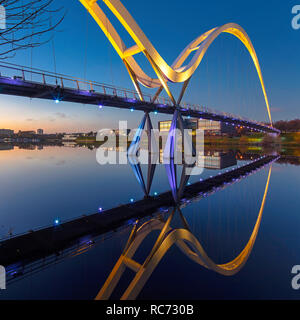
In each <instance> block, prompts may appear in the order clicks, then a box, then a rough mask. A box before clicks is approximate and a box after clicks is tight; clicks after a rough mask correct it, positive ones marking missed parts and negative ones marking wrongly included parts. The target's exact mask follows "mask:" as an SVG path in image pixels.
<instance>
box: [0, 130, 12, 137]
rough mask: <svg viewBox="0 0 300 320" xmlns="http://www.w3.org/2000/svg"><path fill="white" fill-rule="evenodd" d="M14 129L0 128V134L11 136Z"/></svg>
mask: <svg viewBox="0 0 300 320" xmlns="http://www.w3.org/2000/svg"><path fill="white" fill-rule="evenodd" d="M14 133H15V132H14V130H10V129H0V136H9V137H11V136H13V135H14Z"/></svg>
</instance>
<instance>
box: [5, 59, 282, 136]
mask: <svg viewBox="0 0 300 320" xmlns="http://www.w3.org/2000/svg"><path fill="white" fill-rule="evenodd" d="M6 69H8V70H9V71H10V72H9V74H11V73H12V74H14V76H3V72H2V70H6ZM0 70H1V75H0V94H7V95H14V96H22V97H28V98H39V99H48V100H53V101H55V100H57V101H68V102H74V103H81V104H89V105H95V106H99V105H101V106H107V107H116V108H123V109H132V108H133V109H134V110H139V111H148V112H155V111H157V112H159V113H164V114H173V113H174V106H173V105H172V104H171V103H170V101H169V99H167V98H163V97H159V98H158V100H156V103H154V102H152V101H153V97H152V96H150V95H145V96H144V98H145V99H144V100H145V101H141V100H140V99H139V98H138V96H137V94H136V92H134V91H131V90H127V89H121V88H118V87H113V86H109V85H105V84H100V83H97V82H90V81H89V82H87V81H82V80H78V79H76V78H71V77H68V78H67V77H66V76H62V75H55V74H49V73H41V72H37V71H32V70H29V71H28V70H25V71H24V70H23V69H18V68H15V67H12V66H7V65H0ZM26 72H27V73H28V74H27V73H26ZM16 73H17V74H20V75H21V76H15V74H16ZM25 74H26V76H27V78H26V79H25ZM28 78H30V80H28ZM83 88H84V89H83ZM181 112H182V115H183V116H190V117H193V118H198V119H199V118H201V119H208V120H215V121H221V122H225V123H227V124H228V125H234V126H243V127H245V128H249V129H253V130H256V131H261V132H268V133H279V132H280V131H279V130H277V129H275V128H272V127H270V126H268V125H266V124H264V123H260V122H257V121H254V120H250V119H247V118H243V117H240V116H236V115H232V114H229V113H225V112H219V111H214V110H211V109H209V108H206V107H202V106H196V105H190V104H183V106H182V107H181Z"/></svg>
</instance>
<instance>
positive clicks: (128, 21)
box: [79, 0, 272, 125]
mask: <svg viewBox="0 0 300 320" xmlns="http://www.w3.org/2000/svg"><path fill="white" fill-rule="evenodd" d="M79 1H80V2H81V3H82V4H83V5H84V7H85V8H86V9H87V10H88V12H89V13H90V14H91V16H92V17H93V18H94V20H95V21H96V22H97V24H98V25H99V27H100V28H101V29H102V30H103V32H104V34H105V35H106V36H107V38H108V39H109V41H110V42H111V44H112V45H113V47H114V48H115V50H116V51H117V53H118V54H119V56H120V57H121V59H122V60H123V62H124V64H125V66H126V68H127V70H128V72H129V74H130V77H131V79H132V81H133V83H134V86H135V88H136V90H137V92H138V94H139V96H140V99H141V100H143V95H142V92H141V89H140V87H139V84H138V83H141V84H142V85H144V86H146V87H148V88H158V91H157V93H156V95H155V97H154V100H155V99H156V98H157V97H158V96H159V94H160V93H161V91H162V89H165V90H166V92H167V94H168V96H169V97H170V99H171V100H172V102H173V104H174V105H179V104H180V102H181V100H182V98H183V95H184V92H185V90H186V88H187V85H188V82H189V80H190V79H191V77H192V75H193V74H194V72H195V71H196V69H197V68H198V66H199V65H200V63H201V61H202V59H203V57H204V55H205V53H206V51H207V50H208V48H209V47H210V45H211V44H212V43H213V42H214V40H215V39H216V38H217V37H218V36H219V35H220V34H222V33H229V34H232V35H233V36H235V37H237V38H238V39H239V40H240V41H241V42H242V43H243V44H244V46H245V47H246V48H247V50H248V51H249V53H250V55H251V58H252V60H253V63H254V65H255V68H256V71H257V74H258V76H259V80H260V84H261V87H262V91H263V95H264V99H265V103H266V107H267V111H268V117H269V120H270V123H271V125H272V117H271V112H270V106H269V101H268V97H267V93H266V89H265V84H264V80H263V75H262V72H261V68H260V64H259V61H258V58H257V55H256V52H255V49H254V47H253V45H252V42H251V40H250V38H249V36H248V35H247V33H246V31H245V30H244V29H243V28H242V27H241V26H239V25H237V24H235V23H228V24H225V25H223V26H221V27H217V28H214V29H211V30H209V31H207V32H206V33H204V34H202V35H201V36H200V37H198V38H197V39H195V40H194V41H192V42H191V43H190V44H189V45H188V46H187V47H186V48H185V49H184V50H183V51H182V52H181V54H180V55H179V56H178V58H177V59H176V60H175V61H174V63H173V64H172V66H169V65H168V64H167V63H166V61H165V60H164V59H163V58H162V57H161V55H160V54H159V53H158V52H157V51H156V49H155V48H154V46H153V45H152V44H151V42H150V41H149V39H148V38H147V37H146V35H145V34H144V32H143V31H142V30H141V28H140V27H139V26H138V24H137V23H136V22H135V20H134V19H133V17H132V16H131V15H130V13H129V12H128V11H127V9H126V8H125V7H124V6H123V4H122V3H121V2H120V1H119V0H103V2H104V3H105V4H106V5H107V7H108V8H109V9H110V10H111V11H112V13H113V14H114V15H115V16H116V17H117V19H118V20H119V21H120V23H121V24H122V25H123V26H124V28H125V29H126V30H127V32H128V33H129V34H130V36H131V37H132V39H133V40H134V41H135V43H136V44H135V45H134V46H132V47H130V48H127V47H126V45H125V44H124V42H123V40H122V39H121V37H120V36H119V34H118V32H117V31H116V29H115V28H114V27H113V25H112V24H111V23H110V21H109V20H108V18H107V16H106V15H105V14H104V12H103V11H102V10H101V9H100V7H99V5H98V4H97V0H79ZM141 52H142V53H144V55H145V56H146V58H147V59H148V60H149V62H150V64H151V65H152V67H153V69H154V71H155V73H156V75H157V78H156V79H153V78H151V77H150V76H148V75H147V74H146V73H145V72H144V71H143V70H142V69H141V67H140V66H139V64H138V63H137V62H136V60H135V59H134V57H133V56H134V55H135V54H138V53H141ZM192 52H194V56H193V58H192V59H191V61H190V62H189V63H188V64H187V65H184V62H185V61H186V59H187V58H188V57H189V55H190V54H191V53H192ZM168 81H171V82H173V83H183V88H182V91H181V94H180V96H179V98H178V100H177V101H175V99H174V96H173V95H172V93H171V91H170V89H169V86H168Z"/></svg>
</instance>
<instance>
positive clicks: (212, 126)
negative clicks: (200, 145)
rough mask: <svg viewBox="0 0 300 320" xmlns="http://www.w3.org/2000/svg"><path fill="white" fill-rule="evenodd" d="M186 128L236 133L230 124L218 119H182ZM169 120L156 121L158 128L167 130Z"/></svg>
mask: <svg viewBox="0 0 300 320" xmlns="http://www.w3.org/2000/svg"><path fill="white" fill-rule="evenodd" d="M183 122H184V126H185V128H186V129H199V130H204V132H205V133H206V134H214V135H219V134H236V133H237V132H236V129H235V127H234V126H232V125H230V124H226V123H224V122H220V121H213V120H205V119H184V120H183ZM171 123H172V121H171V120H168V121H160V122H158V129H159V131H161V132H168V131H169V130H170V128H171Z"/></svg>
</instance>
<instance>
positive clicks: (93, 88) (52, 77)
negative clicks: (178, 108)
mask: <svg viewBox="0 0 300 320" xmlns="http://www.w3.org/2000/svg"><path fill="white" fill-rule="evenodd" d="M0 68H1V70H0V76H1V77H8V78H12V79H15V80H23V81H27V82H31V83H36V84H44V85H48V86H56V87H57V86H59V87H61V88H67V89H75V90H78V91H87V92H90V93H93V92H95V93H98V94H104V95H110V96H116V97H119V98H125V99H129V100H132V101H139V100H140V98H139V96H138V94H137V92H136V91H134V90H129V89H124V88H121V87H117V86H112V85H107V84H104V83H100V82H96V81H89V80H84V79H80V78H77V77H72V76H66V75H63V74H60V73H53V72H49V71H44V70H41V69H37V68H28V67H24V66H19V65H15V64H11V63H6V62H5V63H3V62H1V63H0ZM143 97H144V100H145V101H146V102H152V101H153V96H152V95H150V94H145V93H143ZM156 103H158V104H163V105H168V104H171V101H170V99H168V98H165V97H158V98H157V99H156Z"/></svg>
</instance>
